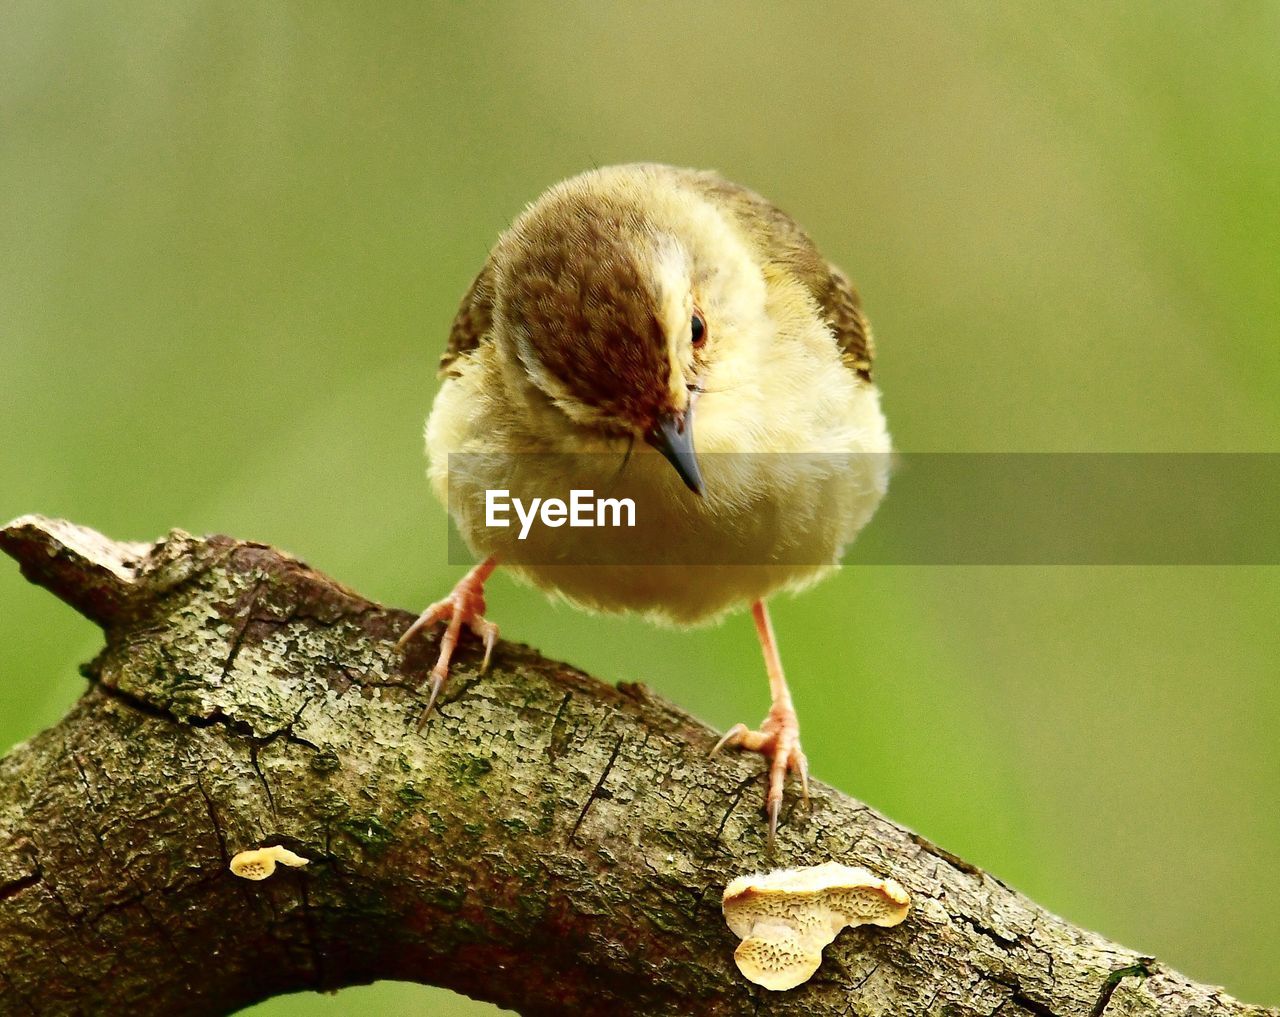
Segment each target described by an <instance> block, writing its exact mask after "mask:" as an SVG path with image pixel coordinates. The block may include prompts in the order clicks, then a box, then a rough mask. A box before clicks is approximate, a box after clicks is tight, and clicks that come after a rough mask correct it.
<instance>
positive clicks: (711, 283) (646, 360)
mask: <svg viewBox="0 0 1280 1017" xmlns="http://www.w3.org/2000/svg"><path fill="white" fill-rule="evenodd" d="M493 266H494V276H495V298H496V299H495V307H494V312H495V325H496V327H497V331H498V334H499V335H500V336H503V337H505V340H506V342H507V343H508V345H509V348H510V351H511V352H513V353H514V355H515V356H516V357H517V358H518V360H519V363H520V365H521V368H522V369H523V370H524V371H525V372H526V374H527V376H528V378H529V380H530V381H531V382H532V383H533V384H534V385H535V386H537V388H539V389H541V390H542V391H543V392H544V393H546V394H547V395H548V396H549V397H550V398H551V399H552V400H553V402H554V403H555V405H556V406H558V407H559V409H560V410H561V411H563V412H564V413H565V414H566V415H567V416H568V417H569V418H570V419H571V420H572V421H573V423H574V424H575V425H576V426H580V427H586V428H590V429H593V430H594V431H596V432H599V433H603V434H613V435H619V436H623V437H636V438H640V439H642V440H644V441H646V442H648V443H649V444H650V445H652V446H653V447H654V448H656V449H657V450H658V451H660V452H661V453H662V454H663V455H664V456H666V458H667V459H668V460H669V461H670V462H671V464H672V466H674V467H675V469H676V471H677V472H678V473H679V475H680V477H681V479H682V480H683V481H684V482H685V484H686V485H687V486H688V487H689V488H690V489H691V490H693V491H695V492H697V493H699V494H700V493H701V491H702V478H701V474H700V471H699V469H698V462H697V458H696V456H695V453H694V445H693V410H694V403H695V401H696V398H697V395H698V392H699V389H700V388H701V387H703V386H702V384H701V383H702V380H703V379H704V377H705V375H706V372H707V369H708V366H709V365H710V364H711V362H712V361H713V360H714V359H715V358H716V357H717V356H721V355H724V353H725V351H726V347H731V346H732V344H733V342H734V336H735V334H736V333H738V332H740V330H741V329H740V325H741V319H742V314H741V313H740V309H739V308H737V307H736V302H738V301H740V300H741V299H742V296H743V290H744V286H745V287H746V288H747V289H748V290H750V289H751V288H752V286H753V285H754V287H755V288H756V289H758V288H760V285H761V284H760V282H759V272H758V270H756V271H754V273H753V266H752V265H751V264H750V263H749V260H748V259H746V256H745V252H744V250H743V248H742V245H741V243H740V242H739V241H737V240H736V239H735V238H734V237H733V235H732V232H731V230H730V228H729V226H728V225H727V223H725V221H724V219H723V218H722V217H721V216H720V215H719V214H718V213H717V212H716V211H715V209H714V208H713V207H712V206H710V205H709V204H707V203H706V202H704V201H701V200H699V199H698V198H697V196H696V195H693V194H691V193H688V192H686V191H684V190H682V189H680V188H678V187H675V186H673V185H672V184H670V183H669V182H667V181H664V180H662V179H661V178H659V177H657V176H655V177H653V178H649V177H648V176H646V175H644V174H636V173H634V172H632V173H629V174H626V175H616V174H611V173H610V172H609V171H597V172H595V173H591V174H585V175H584V176H582V177H577V178H574V179H573V180H570V181H566V182H565V183H564V184H561V185H559V186H558V187H555V188H553V189H552V190H550V191H548V192H547V193H546V194H544V195H543V196H542V197H541V198H539V199H538V201H536V202H535V203H534V204H533V205H531V206H530V207H529V208H528V209H527V210H526V211H525V212H524V213H523V214H522V215H521V216H520V217H519V218H518V219H517V220H516V221H515V223H514V224H513V225H512V227H511V229H510V230H508V231H507V233H505V234H504V235H503V238H502V240H501V241H500V242H499V244H498V246H497V247H496V248H495V250H494V254H493ZM742 275H745V276H748V277H751V276H752V275H754V279H752V278H747V279H745V280H744V279H740V278H738V277H739V276H742ZM730 295H732V296H730Z"/></svg>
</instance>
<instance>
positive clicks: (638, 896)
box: [0, 517, 1278, 1017]
mask: <svg viewBox="0 0 1280 1017" xmlns="http://www.w3.org/2000/svg"><path fill="white" fill-rule="evenodd" d="M0 545H2V546H3V547H4V549H5V550H6V551H8V553H9V554H10V555H11V556H13V557H14V558H15V559H17V561H18V562H19V563H20V564H21V566H22V569H23V571H24V573H25V574H26V575H27V576H28V577H29V578H30V579H31V580H32V581H33V582H36V583H39V584H41V585H43V586H46V587H48V588H49V589H50V590H52V591H53V592H54V593H56V594H57V595H58V596H59V597H60V598H62V599H63V600H64V601H66V602H67V603H68V604H70V605H71V606H72V607H74V608H75V609H77V610H78V611H80V612H82V613H83V614H84V615H86V616H87V617H89V618H91V619H93V620H94V621H96V622H97V623H99V624H100V625H101V626H102V628H103V630H104V633H105V637H106V645H105V648H104V649H103V651H102V652H101V654H100V655H99V656H98V657H97V659H95V660H94V661H93V662H92V663H91V664H89V665H87V666H86V667H85V669H84V671H85V675H86V677H87V678H88V679H89V688H88V690H87V691H86V692H85V694H84V696H83V698H82V699H81V700H80V701H79V702H78V703H77V705H76V706H75V707H74V708H73V709H72V710H71V712H70V713H69V714H68V716H67V717H66V718H65V719H64V720H63V721H62V722H61V723H59V724H58V725H57V726H56V727H54V728H52V729H51V730H48V731H46V732H44V733H43V734H40V735H38V736H36V737H35V738H33V739H32V740H31V741H29V742H27V743H25V744H22V745H19V746H17V747H16V748H15V749H14V750H13V751H12V752H11V753H10V754H9V755H8V756H7V757H6V758H5V759H4V760H3V761H0V1012H3V1013H5V1014H11V1013H14V1014H21V1013H27V1012H31V1013H38V1014H74V1013H131V1012H139V1011H145V1012H147V1013H152V1014H178V1013H181V1014H213V1013H226V1012H228V1011H232V1010H235V1009H236V1008H238V1007H242V1006H244V1005H246V1004H248V1003H251V1002H253V1001H255V1000H260V999H263V998H265V997H268V996H272V995H275V994H278V993H283V992H290V991H296V990H299V989H308V988H311V989H335V988H338V987H340V986H345V985H354V984H359V983H364V982H369V981H372V980H374V979H379V978H395V979H406V980H410V981H416V982H424V983H429V984H432V985H442V986H447V987H449V988H452V989H456V990H457V991H459V992H463V993H466V994H467V995H470V996H474V997H477V998H480V999H486V1000H490V1001H492V1002H494V1003H498V1004H500V1005H502V1006H505V1007H509V1008H511V1009H513V1010H517V1011H519V1012H521V1013H525V1014H553V1013H557V1014H558V1013H578V1014H644V1015H649V1014H682V1015H703V1014H708V1015H709V1014H742V1013H753V1014H762V1015H763V1014H768V1015H779V1017H781V1015H800V1014H804V1015H826V1014H857V1015H860V1017H870V1015H899V1017H910V1015H916V1014H940V1015H942V1014H945V1015H950V1017H968V1015H977V1014H982V1015H991V1014H995V1013H1002V1014H1005V1015H1016V1014H1020V1013H1021V1014H1025V1013H1030V1014H1035V1015H1039V1017H1046V1015H1057V1017H1102V1015H1106V1017H1122V1015H1138V1014H1143V1015H1147V1014H1198V1015H1206V1017H1207V1015H1210V1014H1214V1015H1217V1014H1252V1015H1261V1014H1271V1015H1276V1014H1277V1013H1278V1012H1277V1011H1275V1010H1263V1009H1260V1008H1257V1007H1249V1006H1246V1005H1243V1004H1240V1003H1238V1002H1236V1001H1235V1000H1233V999H1231V998H1230V997H1229V996H1227V995H1225V994H1223V993H1222V992H1220V991H1218V990H1216V989H1214V988H1212V987H1208V986H1204V985H1198V984H1195V983H1193V982H1190V981H1188V980H1187V979H1185V978H1183V977H1182V976H1180V975H1178V974H1176V973H1175V972H1173V971H1171V970H1169V969H1168V968H1166V967H1165V966H1164V965H1163V964H1161V963H1160V962H1158V961H1157V960H1155V959H1153V958H1151V957H1145V956H1142V955H1140V954H1137V953H1134V952H1133V951H1131V950H1126V949H1124V948H1122V947H1120V946H1117V945H1115V944H1113V943H1109V942H1107V941H1106V940H1104V939H1102V938H1101V937H1099V936H1097V935H1094V934H1093V933H1090V932H1087V931H1085V930H1083V929H1079V928H1077V927H1075V926H1072V925H1070V924H1069V923H1067V922H1064V921H1062V920H1061V919H1059V918H1056V917H1054V916H1053V915H1051V914H1049V913H1047V912H1046V911H1044V910H1043V909H1042V908H1040V907H1038V906H1036V905H1035V904H1034V903H1032V902H1031V901H1029V900H1027V899H1026V898H1025V897H1023V896H1021V895H1020V894H1018V893H1017V892H1016V891H1014V890H1011V889H1010V888H1009V887H1007V886H1005V885H1004V884H1003V883H1001V882H1000V881H999V880H998V879H996V878H995V877H993V876H991V875H990V874H988V873H985V872H983V871H981V870H980V869H978V868H977V867H975V866H973V865H971V864H969V863H967V862H965V861H963V860H961V859H959V858H957V857H955V856H954V855H952V854H950V853H948V852H947V851H944V850H942V849H941V848H938V847H936V846H934V845H932V844H930V843H929V842H928V841H926V840H924V839H923V838H921V837H919V836H917V835H915V834H913V833H911V832H910V831H908V830H905V829H903V828H902V827H900V826H898V825H897V824H895V823H892V822H890V821H889V820H887V819H885V818H884V817H883V816H880V815H878V814H877V813H876V812H874V811H873V810H871V809H869V808H868V807H867V806H865V805H863V804H861V803H859V802H857V801H855V800H853V799H851V798H849V797H847V796H846V795H843V794H841V793H840V792H838V791H836V790H834V789H832V788H830V787H826V786H823V785H822V784H820V783H818V784H815V786H814V802H813V808H812V811H811V812H806V811H805V810H804V809H803V808H802V807H798V806H797V807H795V808H794V809H792V810H791V811H789V812H784V816H783V825H782V828H781V830H780V836H779V844H778V849H777V852H776V854H775V856H773V857H769V856H768V855H767V854H766V851H765V843H764V832H765V827H764V822H763V819H762V816H761V812H760V807H759V806H760V802H761V799H762V784H761V782H762V775H761V762H760V760H759V758H758V757H755V756H746V755H731V756H729V757H727V758H723V759H720V758H717V759H716V760H714V761H710V762H709V761H708V760H707V758H706V754H707V751H708V749H709V748H710V746H711V745H712V744H713V743H714V741H715V733H714V732H712V731H711V730H709V729H708V728H706V727H705V726H704V725H702V724H701V723H699V722H697V721H696V720H694V719H693V718H691V717H689V716H688V715H686V714H684V713H682V712H680V711H679V710H677V709H675V708H674V707H672V706H670V705H668V704H667V703H665V702H663V701H661V700H659V699H657V698H656V697H654V696H652V695H651V694H650V693H649V692H648V691H647V690H646V689H645V688H643V687H642V686H638V685H623V686H619V687H617V688H614V687H612V686H610V685H606V684H603V683H601V682H599V681H597V680H596V679H594V678H591V677H589V676H587V675H585V674H583V673H581V672H579V671H576V670H574V669H573V668H572V667H569V666H568V665H566V664H561V663H558V662H556V661H552V660H547V659H544V658H543V657H541V656H539V655H538V654H537V653H535V652H534V651H533V650H531V649H529V648H528V647H525V646H520V645H517V644H513V643H501V644H500V645H499V648H498V650H497V653H496V655H495V662H494V666H493V668H492V669H491V671H490V672H488V673H487V674H484V675H481V674H479V673H478V671H477V666H478V661H479V654H478V652H477V647H476V646H475V644H474V641H473V640H467V641H465V642H464V646H463V650H462V653H461V658H460V660H459V661H458V664H457V666H456V670H455V676H454V679H453V680H452V681H451V682H450V684H449V686H448V687H447V690H446V692H445V695H444V697H443V700H442V702H441V703H440V705H439V707H438V709H437V711H436V713H435V714H434V715H433V717H432V718H431V720H430V722H429V723H428V724H427V726H426V727H425V728H424V729H423V730H422V731H421V732H418V731H417V730H416V721H417V718H418V715H419V712H420V711H421V709H422V706H423V702H424V697H423V694H422V692H421V690H420V688H419V683H420V680H421V678H422V677H423V675H424V674H425V672H426V670H427V668H428V667H429V665H430V662H431V661H432V660H433V659H434V656H433V654H434V649H435V646H436V643H435V638H436V637H435V636H432V637H431V638H430V639H424V640H422V641H421V642H419V643H418V644H417V645H415V646H414V647H413V648H412V649H411V650H410V651H409V653H408V654H407V655H402V654H401V653H399V652H398V651H397V650H396V648H395V640H396V637H397V636H398V635H399V633H400V632H402V631H403V630H404V628H405V626H406V625H408V623H409V622H410V620H411V617H410V615H408V614H406V613H405V612H402V611H396V610H390V609H387V608H383V607H381V606H379V605H377V604H374V603H371V602H370V601H368V600H365V599H364V598H362V597H360V596H358V595H357V594H355V593H353V592H352V591H351V590H348V589H346V588H344V587H343V586H341V585H340V584H338V583H336V582H334V581H333V580H332V579H329V578H327V577H325V576H323V575H321V574H320V573H318V572H315V571H313V570H312V569H310V568H308V567H307V566H306V565H305V564H303V563H302V562H300V561H297V560H296V559H294V558H291V557H289V556H288V555H285V554H282V553H281V552H279V551H276V550H273V549H271V548H268V547H265V546H262V545H260V544H251V543H245V542H241V541H236V540H232V539H230V538H227V537H210V538H207V539H196V538H193V537H191V536H189V535H187V534H185V533H181V532H177V531H175V532H173V533H171V534H170V535H169V536H168V537H167V538H165V539H164V540H161V541H160V542H158V543H157V544H155V545H153V546H151V545H137V544H121V543H115V542H112V541H109V540H107V539H105V538H103V537H101V536H99V535H98V534H95V533H92V532H91V531H88V530H84V529H80V528H78V527H75V526H73V525H71V524H68V523H65V522H57V521H51V520H46V519H41V518H38V517H26V518H24V519H21V520H18V521H16V522H14V523H12V524H10V525H9V526H8V527H7V528H5V529H4V530H3V531H0ZM39 677H40V676H38V675H20V676H19V675H10V676H8V680H11V681H12V680H29V681H38V680H39ZM265 844H282V845H284V846H285V847H287V848H290V849H291V850H293V851H296V852H298V853H299V854H301V855H303V856H305V857H307V858H309V859H311V864H310V865H309V866H308V867H306V868H302V869H279V870H277V872H276V874H275V875H273V876H272V877H271V878H269V879H267V880H265V881H263V882H248V881H245V880H243V879H240V878H237V877H235V876H233V875H232V874H231V873H230V872H229V871H228V868H227V863H228V860H229V859H230V857H231V856H232V855H233V854H235V853H236V852H238V851H240V850H243V849H247V848H252V847H257V846H261V845H265ZM828 859H834V860H837V861H841V862H845V863H847V864H853V865H864V866H866V867H868V868H870V869H872V870H873V871H875V872H877V873H880V874H885V875H892V876H893V877H894V878H896V879H897V880H899V881H900V882H901V883H902V884H903V885H904V886H906V888H907V889H908V890H909V892H910V893H911V895H912V898H913V907H912V910H911V913H910V915H909V917H908V918H907V920H906V921H905V922H904V923H903V924H902V925H900V926H898V927H897V928H893V929H878V928H862V929H856V930H847V931H845V932H844V933H842V934H841V935H840V936H839V938H838V939H837V940H836V942H835V943H833V944H832V945H831V946H830V947H828V948H827V951H826V957H825V960H824V963H823V966H822V968H821V969H820V970H819V971H818V973H817V975H815V976H814V978H813V979H812V980H811V981H810V982H809V983H807V984H806V985H804V986H802V987H800V988H799V989H796V990H794V991H791V992H786V993H768V992H765V991H764V990H762V989H759V988H757V987H756V986H753V985H751V984H749V983H747V982H746V981H744V980H743V979H742V977H741V976H740V975H739V974H738V972H737V970H736V968H735V967H734V965H733V960H732V954H733V950H734V947H735V945H736V940H735V938H734V937H733V935H732V934H731V933H730V932H729V930H728V928H727V927H726V926H725V923H724V921H723V919H722V917H721V914H720V894H721V891H722V889H723V887H724V886H725V884H726V883H727V882H728V881H729V879H730V878H731V877H733V876H734V875H737V874H740V873H743V872H747V871H753V870H755V871H758V870H764V869H768V868H771V867H775V866H777V865H806V864H816V863H818V862H821V861H826V860H828Z"/></svg>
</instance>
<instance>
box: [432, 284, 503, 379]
mask: <svg viewBox="0 0 1280 1017" xmlns="http://www.w3.org/2000/svg"><path fill="white" fill-rule="evenodd" d="M492 323H493V260H492V259H489V260H488V261H486V262H485V263H484V268H482V269H480V274H479V275H477V276H476V277H475V279H474V280H472V282H471V286H470V287H469V288H468V289H467V295H466V296H464V297H463V298H462V305H461V306H460V307H459V308H458V313H457V314H455V315H454V317H453V325H452V326H451V327H450V329H449V342H448V343H447V344H446V346H445V348H444V353H443V354H441V356H440V377H442V378H452V377H457V375H458V368H457V367H456V366H455V364H456V362H457V360H458V358H459V357H461V356H465V355H466V354H468V353H470V352H471V351H472V350H474V349H475V348H476V347H477V346H479V345H480V343H481V341H482V340H483V339H484V337H485V335H486V334H487V333H488V331H489V326H490V325H491V324H492Z"/></svg>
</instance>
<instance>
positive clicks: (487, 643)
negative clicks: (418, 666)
mask: <svg viewBox="0 0 1280 1017" xmlns="http://www.w3.org/2000/svg"><path fill="white" fill-rule="evenodd" d="M484 607H485V604H484V584H483V580H479V581H477V580H476V579H473V578H472V576H470V575H468V576H465V577H464V578H463V579H462V580H461V581H460V582H459V583H458V585H457V586H455V587H454V588H453V591H452V592H451V593H450V594H449V596H447V597H445V598H444V600H440V601H437V602H436V603H434V604H432V605H431V606H430V607H428V608H427V609H426V610H425V611H423V612H422V614H420V615H418V618H417V620H416V621H415V622H414V623H413V624H412V625H410V626H409V628H407V629H406V630H405V633H404V635H402V636H401V637H400V639H399V640H398V641H397V643H396V645H397V646H399V647H401V648H403V647H404V646H405V645H406V644H407V643H408V642H409V641H410V640H411V639H412V638H413V637H414V636H415V635H417V634H418V633H419V632H421V631H422V630H423V629H426V628H429V627H430V626H432V625H434V624H436V622H440V621H446V620H447V621H448V625H447V626H446V627H445V630H444V634H443V635H442V636H441V637H440V656H439V657H438V658H437V659H436V663H435V666H434V667H433V668H432V669H431V676H430V678H429V679H428V684H429V688H430V696H429V697H428V699H427V706H426V709H424V710H423V711H422V716H421V717H419V718H418V729H419V730H421V729H422V726H423V725H424V724H425V723H426V722H427V718H428V717H430V716H431V711H432V709H434V708H435V705H436V699H437V698H439V696H440V692H441V691H442V690H443V689H444V686H445V682H447V681H448V680H449V663H450V661H451V660H452V659H453V651H454V649H455V648H456V647H457V645H458V636H459V634H460V633H461V631H462V627H463V626H464V625H465V626H466V627H467V628H468V629H470V630H471V632H472V633H474V634H475V635H476V636H477V637H478V638H479V639H480V640H481V641H483V643H484V659H483V660H482V661H481V662H480V670H481V672H482V673H483V672H485V671H487V670H489V661H490V659H491V658H492V657H493V648H494V646H495V645H496V644H497V642H498V626H497V625H496V624H495V623H494V622H491V621H488V620H486V619H485V617H484Z"/></svg>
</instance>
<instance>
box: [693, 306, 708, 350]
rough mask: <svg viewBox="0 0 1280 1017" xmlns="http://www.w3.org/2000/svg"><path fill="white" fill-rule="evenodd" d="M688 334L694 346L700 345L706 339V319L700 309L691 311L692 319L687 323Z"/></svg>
mask: <svg viewBox="0 0 1280 1017" xmlns="http://www.w3.org/2000/svg"><path fill="white" fill-rule="evenodd" d="M689 335H690V337H691V338H692V339H693V345H694V346H701V345H702V344H703V343H704V342H706V341H707V321H706V319H705V318H703V316H702V312H701V311H694V312H693V320H692V321H691V322H690V323H689Z"/></svg>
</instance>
